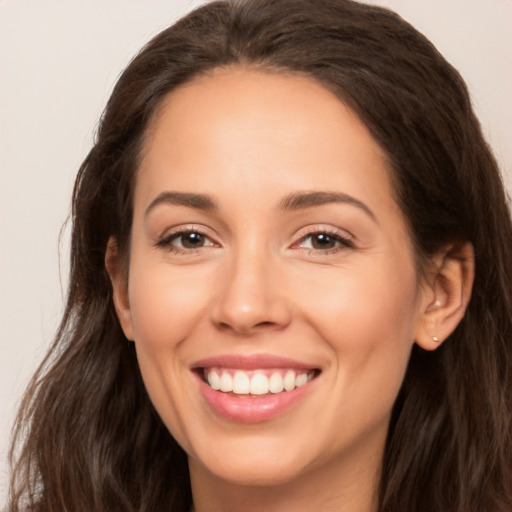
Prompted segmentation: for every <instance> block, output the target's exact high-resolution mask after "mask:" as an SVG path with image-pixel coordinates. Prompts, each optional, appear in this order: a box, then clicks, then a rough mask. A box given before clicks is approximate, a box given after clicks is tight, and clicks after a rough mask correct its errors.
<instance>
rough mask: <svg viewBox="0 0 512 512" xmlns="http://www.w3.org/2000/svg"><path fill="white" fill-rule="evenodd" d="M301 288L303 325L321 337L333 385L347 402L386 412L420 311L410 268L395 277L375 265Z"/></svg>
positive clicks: (401, 378) (401, 373) (397, 386)
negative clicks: (327, 351) (331, 366)
mask: <svg viewBox="0 0 512 512" xmlns="http://www.w3.org/2000/svg"><path fill="white" fill-rule="evenodd" d="M402 268H404V267H402ZM322 281H323V282H322ZM332 283H336V286H333V285H332ZM302 290H303V293H301V295H300V296H301V300H302V301H303V304H304V307H303V308H302V310H303V311H305V312H306V315H307V321H306V322H305V324H306V325H310V326H313V327H314V329H315V331H316V332H317V333H318V334H320V336H321V338H322V339H323V341H324V342H326V344H327V345H328V346H329V348H330V351H331V354H332V361H333V364H334V365H336V372H335V375H336V379H337V381H336V383H335V384H333V385H335V386H336V388H337V389H341V390H343V392H344V396H345V397H346V399H347V400H350V401H354V402H356V401H358V402H359V403H360V404H361V405H363V404H364V405H365V406H367V407H369V409H373V410H376V408H377V409H380V410H381V411H386V410H389V409H390V408H391V407H392V404H393V403H394V400H395V398H396V395H397V393H398V390H399V388H400V386H401V383H402V380H403V377H404V374H405V370H406V367H407V363H408V359H409V355H410V351H411V348H412V345H413V342H414V333H415V326H416V321H417V309H418V308H417V296H416V277H415V273H414V269H413V268H410V269H409V268H408V267H407V266H406V267H405V268H404V270H403V271H402V272H401V273H400V275H397V272H394V273H391V272H389V271H388V266H387V265H383V266H382V267H381V268H380V269H379V268H378V266H377V265H374V267H373V268H372V269H370V268H368V270H366V269H364V270H363V271H361V272H357V271H355V270H354V271H352V272H348V271H347V272H346V273H344V272H338V274H337V276H336V277H333V276H331V277H330V278H329V277H328V276H327V275H326V276H325V278H323V279H322V280H320V281H319V280H318V276H317V279H316V280H315V282H314V283H313V282H311V283H306V286H303V287H302ZM297 293H298V292H297Z"/></svg>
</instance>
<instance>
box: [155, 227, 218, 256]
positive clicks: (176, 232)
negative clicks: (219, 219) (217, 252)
mask: <svg viewBox="0 0 512 512" xmlns="http://www.w3.org/2000/svg"><path fill="white" fill-rule="evenodd" d="M210 231H211V230H210V229H207V228H205V227H204V226H201V225H198V224H180V225H178V226H173V227H172V228H169V229H167V230H165V231H164V233H163V234H162V235H160V236H158V237H157V238H156V239H155V242H154V245H155V247H157V248H162V249H167V250H169V251H171V252H175V253H178V254H184V253H187V254H190V253H193V252H194V251H199V250H201V249H204V248H205V247H220V244H219V242H217V240H216V237H215V236H213V235H212V234H211V233H210ZM186 233H198V234H200V235H202V236H204V237H205V238H207V239H208V240H209V241H210V242H211V244H209V245H207V246H202V247H197V248H180V247H179V246H173V245H172V243H171V242H172V240H173V239H174V238H177V237H179V236H180V235H183V234H186Z"/></svg>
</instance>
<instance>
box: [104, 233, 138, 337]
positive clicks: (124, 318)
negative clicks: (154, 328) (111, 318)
mask: <svg viewBox="0 0 512 512" xmlns="http://www.w3.org/2000/svg"><path fill="white" fill-rule="evenodd" d="M105 267H106V269H107V272H108V275H109V276H110V281H111V283H112V290H113V299H114V308H115V310H116V313H117V318H118V319H119V323H120V324H121V328H122V329H123V332H124V335H125V336H126V338H127V339H129V340H130V341H133V339H134V337H133V325H132V316H131V311H130V302H129V299H128V273H127V272H126V271H125V268H124V266H123V262H122V261H121V256H120V255H119V250H118V247H117V241H116V239H115V238H114V237H110V238H109V240H108V244H107V250H106V252H105Z"/></svg>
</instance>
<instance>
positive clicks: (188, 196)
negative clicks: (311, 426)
mask: <svg viewBox="0 0 512 512" xmlns="http://www.w3.org/2000/svg"><path fill="white" fill-rule="evenodd" d="M159 204H175V205H178V206H186V207H188V208H196V209H198V210H210V211H212V210H217V204H216V203H215V201H214V200H213V199H212V198H211V197H210V196H208V195H206V194H193V193H190V192H171V191H168V192H162V193H161V194H159V195H158V196H157V197H156V198H155V199H153V201H151V203H150V205H149V206H148V207H147V208H146V211H145V213H144V216H145V217H147V216H148V214H149V212H150V211H151V210H153V209H154V208H155V207H156V206H158V205H159Z"/></svg>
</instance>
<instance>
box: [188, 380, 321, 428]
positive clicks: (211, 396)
mask: <svg viewBox="0 0 512 512" xmlns="http://www.w3.org/2000/svg"><path fill="white" fill-rule="evenodd" d="M197 378H198V381H199V387H200V389H201V392H202V394H203V396H204V398H205V399H206V402H207V403H208V405H209V406H210V407H211V409H213V411H214V412H215V413H216V414H217V415H219V416H221V417H223V418H225V419H228V420H231V421H236V422H240V423H258V422H260V421H267V420H271V419H273V418H275V417H277V416H280V415H281V414H283V413H285V412H286V411H288V410H289V409H291V408H292V407H293V406H294V405H296V404H297V403H298V402H300V401H301V400H302V399H304V398H305V396H306V395H307V394H308V392H309V390H310V387H311V384H312V383H313V382H314V381H315V380H316V379H313V380H311V381H309V382H308V383H306V384H304V385H303V386H301V387H299V388H295V389H294V390H293V391H282V392H281V393H275V394H271V393H269V394H268V395H262V396H247V395H234V394H231V393H224V392H222V391H216V390H214V389H212V388H211V387H210V386H209V385H208V384H206V383H205V382H204V381H203V380H202V379H201V377H200V376H199V375H198V376H197Z"/></svg>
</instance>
